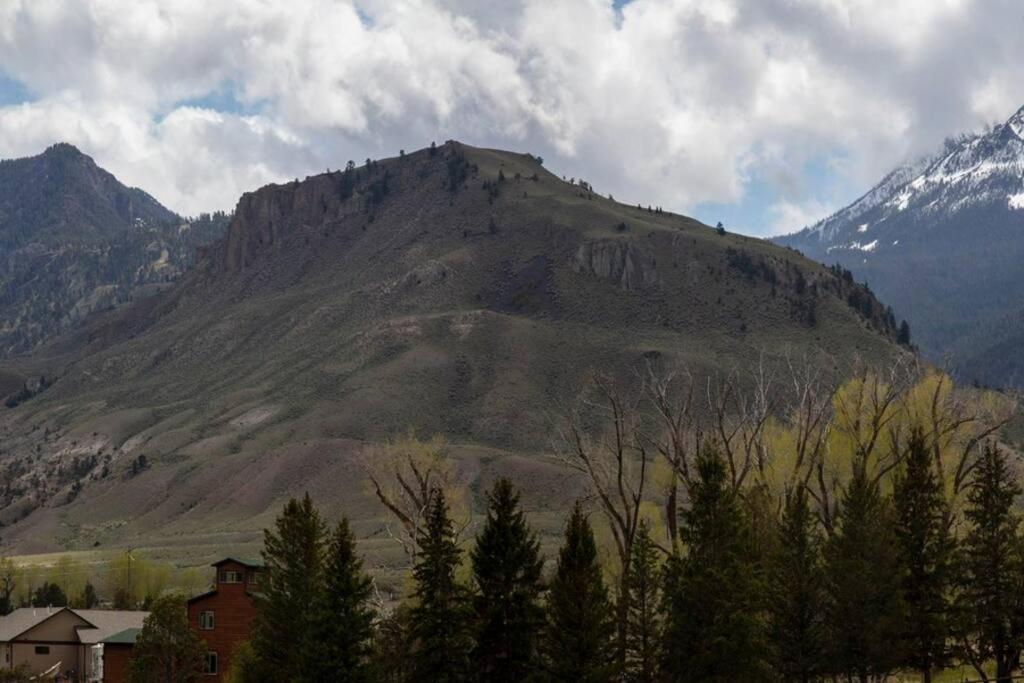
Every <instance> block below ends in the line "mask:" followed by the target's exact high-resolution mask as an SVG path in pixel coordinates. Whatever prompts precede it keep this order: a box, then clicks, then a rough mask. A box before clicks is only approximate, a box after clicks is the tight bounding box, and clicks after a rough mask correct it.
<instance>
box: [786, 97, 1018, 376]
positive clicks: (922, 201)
mask: <svg viewBox="0 0 1024 683" xmlns="http://www.w3.org/2000/svg"><path fill="white" fill-rule="evenodd" d="M777 242H778V243H780V244H783V245H787V246H790V247H794V248H796V249H799V250H800V251H802V252H803V253H804V254H806V255H807V256H809V257H811V258H814V259H817V260H820V261H824V262H828V263H839V264H841V265H842V266H843V267H845V268H848V269H850V270H851V271H852V272H853V273H854V274H855V275H856V277H857V278H858V279H862V280H866V281H867V282H869V283H870V284H871V287H872V288H873V289H874V290H875V291H876V292H877V293H878V295H879V296H880V298H881V299H882V300H884V301H886V302H888V303H890V304H891V305H892V306H893V307H894V309H895V311H896V313H897V314H898V315H900V316H902V317H905V318H907V319H908V320H909V321H910V324H911V328H912V329H913V332H914V336H915V339H916V342H917V343H918V344H919V345H920V347H921V349H922V350H923V351H925V352H926V353H927V354H928V355H930V356H931V357H932V358H934V359H936V360H940V359H943V358H946V357H948V358H949V359H950V360H951V362H952V367H953V369H954V370H955V371H956V373H957V374H958V375H959V376H960V377H961V378H963V379H966V380H969V381H970V380H977V381H980V382H983V383H986V384H989V385H994V386H1012V387H1017V388H1020V387H1024V269H1022V268H1021V263H1022V262H1024V260H1022V259H1024V109H1021V110H1020V111H1018V112H1017V113H1016V114H1015V115H1014V116H1013V117H1011V118H1010V119H1009V120H1008V121H1007V122H1006V123H1004V124H1002V125H998V126H995V127H994V128H992V129H991V130H988V131H986V132H984V133H981V134H976V135H964V136H961V137H959V138H956V139H952V140H948V141H947V142H946V145H945V148H944V149H943V150H942V151H941V152H940V153H938V154H936V155H934V156H932V157H930V158H926V159H923V160H921V161H920V162H917V163H915V164H912V165H908V166H906V167H902V168H899V169H897V170H896V171H893V172H892V173H890V174H889V175H888V176H886V178H885V179H883V180H882V182H881V183H879V184H878V185H877V186H875V187H874V188H873V189H872V190H871V191H870V192H868V193H867V194H866V195H864V196H863V197H862V198H860V199H859V200H857V201H856V202H854V203H853V204H851V205H850V206H849V207H847V208H845V209H843V210H842V211H839V212H838V213H836V214H835V215H833V216H830V217H829V218H826V219H825V220H822V221H821V222H819V223H817V224H815V225H813V226H811V227H809V228H806V229H804V230H802V231H800V232H798V233H796V234H794V235H790V236H787V237H782V238H779V239H778V240H777Z"/></svg>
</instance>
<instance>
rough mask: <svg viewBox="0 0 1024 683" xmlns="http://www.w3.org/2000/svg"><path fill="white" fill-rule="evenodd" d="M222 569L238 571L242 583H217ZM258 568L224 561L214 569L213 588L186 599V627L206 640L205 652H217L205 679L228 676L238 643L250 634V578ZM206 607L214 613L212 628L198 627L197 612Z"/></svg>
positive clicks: (253, 613)
mask: <svg viewBox="0 0 1024 683" xmlns="http://www.w3.org/2000/svg"><path fill="white" fill-rule="evenodd" d="M224 571H236V572H240V573H241V574H242V582H241V583H220V579H221V576H222V572H224ZM257 571H258V570H255V569H252V568H250V567H246V566H245V565H242V564H238V563H234V562H228V563H223V564H221V565H219V566H218V568H217V586H216V589H215V590H214V591H211V592H210V593H206V594H205V595H200V596H198V597H195V598H192V600H190V601H189V605H188V623H189V626H190V627H191V628H192V629H193V630H194V631H195V632H196V633H198V634H199V637H200V638H202V639H203V640H204V641H206V647H207V650H208V651H210V652H216V653H217V674H216V675H207V676H204V677H203V680H205V681H211V682H213V681H223V680H226V679H227V673H228V670H229V669H230V667H231V662H232V658H233V657H234V653H235V649H236V648H237V647H238V645H239V644H240V643H242V642H244V641H246V640H248V639H249V635H250V634H251V633H252V625H253V621H254V620H255V618H256V607H255V605H254V604H253V599H252V596H251V595H250V594H249V590H250V589H251V588H252V586H251V585H250V583H249V577H250V576H251V575H252V574H253V573H254V572H257ZM209 610H212V611H213V613H214V627H213V629H212V630H203V629H200V628H199V615H200V613H202V612H205V611H209Z"/></svg>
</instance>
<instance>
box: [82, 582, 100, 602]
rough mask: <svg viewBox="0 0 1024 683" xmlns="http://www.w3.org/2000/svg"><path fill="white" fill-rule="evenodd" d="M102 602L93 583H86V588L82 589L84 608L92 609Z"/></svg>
mask: <svg viewBox="0 0 1024 683" xmlns="http://www.w3.org/2000/svg"><path fill="white" fill-rule="evenodd" d="M99 601H100V599H99V596H97V595H96V588H95V586H93V585H92V583H91V582H89V581H86V582H85V588H83V589H82V607H83V608H85V609H92V608H93V607H95V606H96V604H97V603H98V602H99Z"/></svg>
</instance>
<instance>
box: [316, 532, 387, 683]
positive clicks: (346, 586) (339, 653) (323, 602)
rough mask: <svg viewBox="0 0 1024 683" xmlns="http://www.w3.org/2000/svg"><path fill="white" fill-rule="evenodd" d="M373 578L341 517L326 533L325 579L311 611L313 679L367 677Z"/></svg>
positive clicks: (348, 681) (344, 681)
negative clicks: (315, 645)
mask: <svg viewBox="0 0 1024 683" xmlns="http://www.w3.org/2000/svg"><path fill="white" fill-rule="evenodd" d="M371 586H372V582H371V580H370V577H369V576H367V574H366V573H365V572H364V571H363V563H362V560H360V559H359V556H358V555H357V554H356V541H355V537H354V536H353V535H352V531H351V530H350V529H349V525H348V520H347V519H342V520H341V522H339V523H338V526H337V527H336V528H335V529H334V532H333V533H332V534H331V537H330V541H329V543H328V546H327V553H326V560H325V562H324V582H323V587H322V589H321V592H320V595H319V599H318V600H317V602H316V604H315V606H314V607H313V609H314V611H315V612H316V623H315V625H314V630H313V634H314V638H315V642H316V643H317V644H318V646H317V651H316V653H315V654H314V657H313V661H311V662H310V663H309V664H310V666H311V667H315V668H316V669H317V671H316V673H315V674H314V678H315V680H318V681H325V682H326V681H334V682H336V683H357V682H361V681H368V680H370V677H369V669H368V666H369V656H370V639H371V637H372V635H373V611H372V610H371V608H370V593H371Z"/></svg>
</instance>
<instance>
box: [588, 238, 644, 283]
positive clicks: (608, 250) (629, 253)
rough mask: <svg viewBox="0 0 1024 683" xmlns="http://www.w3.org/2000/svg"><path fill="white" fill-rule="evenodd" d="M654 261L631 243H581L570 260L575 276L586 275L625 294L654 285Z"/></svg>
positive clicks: (618, 241) (609, 241) (623, 241)
mask: <svg viewBox="0 0 1024 683" xmlns="http://www.w3.org/2000/svg"><path fill="white" fill-rule="evenodd" d="M656 266H657V259H656V258H655V257H654V255H653V254H651V253H650V252H649V251H648V250H647V249H644V248H643V247H642V246H641V245H637V244H635V243H634V242H633V241H631V240H625V239H623V240H602V241H598V242H584V243H583V244H581V245H580V246H579V249H577V250H576V253H575V254H574V255H573V258H572V268H573V270H574V271H576V272H577V273H589V274H593V275H596V276H597V277H600V278H603V279H605V280H608V281H610V282H614V283H615V284H617V285H618V286H620V287H622V288H623V289H624V290H626V291H627V292H638V291H641V290H643V289H644V288H646V287H650V286H652V285H654V284H656V283H657V282H658V272H657V267H656Z"/></svg>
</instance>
